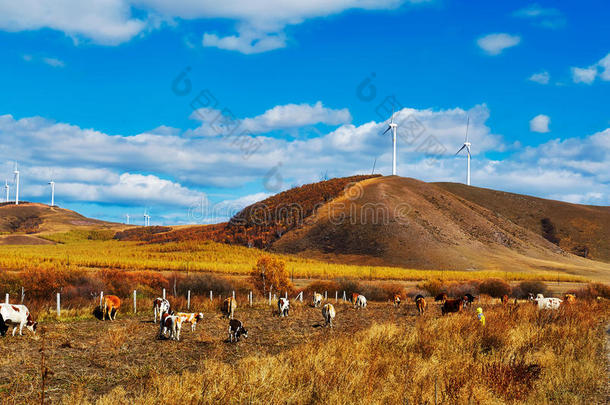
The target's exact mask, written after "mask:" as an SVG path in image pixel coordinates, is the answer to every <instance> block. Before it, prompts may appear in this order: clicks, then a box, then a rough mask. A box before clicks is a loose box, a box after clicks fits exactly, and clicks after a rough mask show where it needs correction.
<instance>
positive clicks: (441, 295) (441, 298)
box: [434, 293, 447, 303]
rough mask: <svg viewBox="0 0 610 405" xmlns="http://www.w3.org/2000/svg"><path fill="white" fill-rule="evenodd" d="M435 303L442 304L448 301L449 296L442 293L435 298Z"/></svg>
mask: <svg viewBox="0 0 610 405" xmlns="http://www.w3.org/2000/svg"><path fill="white" fill-rule="evenodd" d="M434 301H437V302H438V301H440V302H441V303H442V302H445V301H447V294H445V293H440V294H439V295H437V296H436V297H434Z"/></svg>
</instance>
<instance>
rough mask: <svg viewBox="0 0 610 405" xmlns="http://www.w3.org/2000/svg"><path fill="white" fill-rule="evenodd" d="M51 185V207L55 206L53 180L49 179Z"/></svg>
mask: <svg viewBox="0 0 610 405" xmlns="http://www.w3.org/2000/svg"><path fill="white" fill-rule="evenodd" d="M49 184H50V185H51V207H53V206H55V182H54V181H53V180H51V181H50V182H49Z"/></svg>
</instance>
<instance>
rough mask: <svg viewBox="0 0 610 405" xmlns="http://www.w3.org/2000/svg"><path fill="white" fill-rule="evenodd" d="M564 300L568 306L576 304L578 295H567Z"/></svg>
mask: <svg viewBox="0 0 610 405" xmlns="http://www.w3.org/2000/svg"><path fill="white" fill-rule="evenodd" d="M563 299H564V301H565V302H566V303H567V304H573V303H575V302H576V295H574V294H566V295H564V297H563Z"/></svg>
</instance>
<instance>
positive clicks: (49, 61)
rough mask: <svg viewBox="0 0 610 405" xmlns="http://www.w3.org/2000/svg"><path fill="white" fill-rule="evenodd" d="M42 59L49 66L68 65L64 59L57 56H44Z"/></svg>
mask: <svg viewBox="0 0 610 405" xmlns="http://www.w3.org/2000/svg"><path fill="white" fill-rule="evenodd" d="M42 61H43V62H44V63H46V64H47V65H49V66H53V67H60V68H62V67H64V66H66V64H65V63H64V61H62V60H59V59H57V58H42Z"/></svg>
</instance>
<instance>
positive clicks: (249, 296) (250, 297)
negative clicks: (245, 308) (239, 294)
mask: <svg viewBox="0 0 610 405" xmlns="http://www.w3.org/2000/svg"><path fill="white" fill-rule="evenodd" d="M248 301H249V302H250V306H252V291H250V293H249V294H248Z"/></svg>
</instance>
